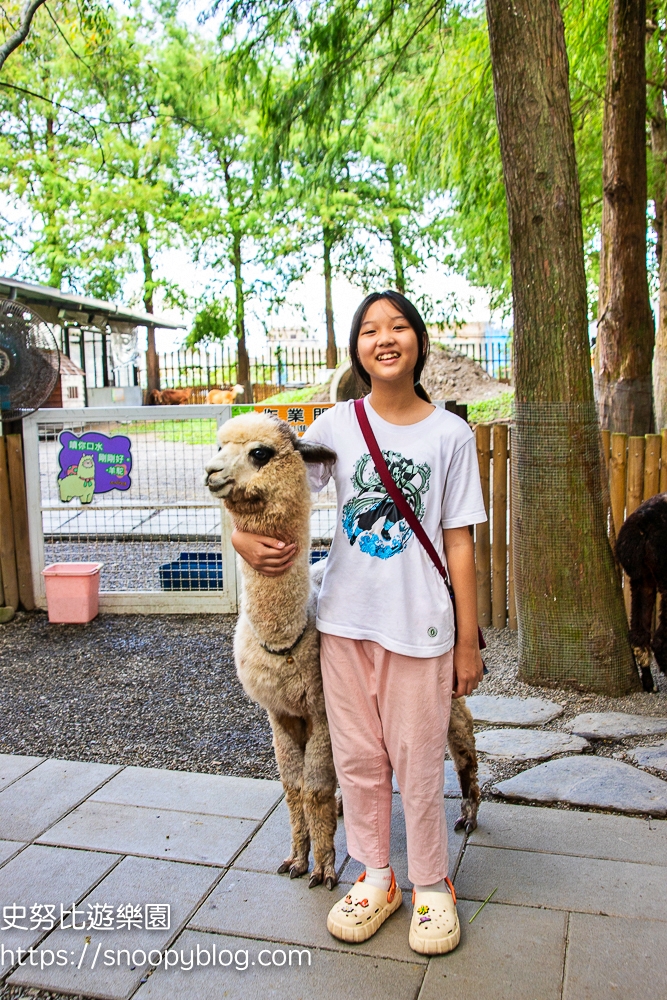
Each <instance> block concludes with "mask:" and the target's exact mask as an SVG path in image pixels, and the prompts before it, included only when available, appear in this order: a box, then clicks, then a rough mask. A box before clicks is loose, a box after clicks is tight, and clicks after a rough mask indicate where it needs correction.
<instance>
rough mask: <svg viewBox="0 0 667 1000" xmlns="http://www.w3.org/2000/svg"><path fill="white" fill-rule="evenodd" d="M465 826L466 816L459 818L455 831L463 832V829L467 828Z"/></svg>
mask: <svg viewBox="0 0 667 1000" xmlns="http://www.w3.org/2000/svg"><path fill="white" fill-rule="evenodd" d="M465 824H466V818H465V816H459V818H458V819H457V821H456V823H455V824H454V829H455V830H462V829H463V827H464V826H465Z"/></svg>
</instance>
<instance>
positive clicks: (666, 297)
mask: <svg viewBox="0 0 667 1000" xmlns="http://www.w3.org/2000/svg"><path fill="white" fill-rule="evenodd" d="M655 21H656V22H657V17H656V18H655ZM662 78H663V82H667V74H666V73H665V72H664V68H663V72H662ZM650 122H651V152H652V154H653V201H654V204H655V219H654V221H653V225H654V228H655V234H656V243H655V252H656V256H657V258H658V269H659V271H658V273H659V299H658V324H657V328H656V332H655V348H654V351H653V404H654V408H655V426H656V429H657V430H662V428H663V427H667V254H664V253H663V247H664V245H665V235H666V234H665V219H667V120H666V119H665V98H664V94H663V90H662V87H660V86H658V87H656V88H655V90H654V93H653V100H652V102H651V115H650Z"/></svg>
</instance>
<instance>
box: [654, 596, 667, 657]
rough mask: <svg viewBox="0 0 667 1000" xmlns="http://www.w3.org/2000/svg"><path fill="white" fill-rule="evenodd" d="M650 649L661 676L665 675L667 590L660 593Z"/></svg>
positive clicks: (666, 655)
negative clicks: (658, 619) (657, 614)
mask: <svg viewBox="0 0 667 1000" xmlns="http://www.w3.org/2000/svg"><path fill="white" fill-rule="evenodd" d="M652 647H653V653H654V656H655V660H656V663H657V664H658V667H659V668H660V670H661V671H662V673H663V674H667V590H661V591H660V621H659V623H658V627H657V629H656V630H655V635H654V636H653V643H652Z"/></svg>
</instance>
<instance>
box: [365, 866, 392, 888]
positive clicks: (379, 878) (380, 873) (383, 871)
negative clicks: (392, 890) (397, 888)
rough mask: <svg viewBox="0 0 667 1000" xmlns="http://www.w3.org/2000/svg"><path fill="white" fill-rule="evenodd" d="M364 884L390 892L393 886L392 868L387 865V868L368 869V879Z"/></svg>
mask: <svg viewBox="0 0 667 1000" xmlns="http://www.w3.org/2000/svg"><path fill="white" fill-rule="evenodd" d="M364 882H367V883H368V885H373V886H375V888H376V889H383V890H384V891H385V892H389V887H390V885H391V868H390V867H389V865H387V867H386V868H369V867H366V878H365V879H364Z"/></svg>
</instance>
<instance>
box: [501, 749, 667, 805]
mask: <svg viewBox="0 0 667 1000" xmlns="http://www.w3.org/2000/svg"><path fill="white" fill-rule="evenodd" d="M493 787H494V791H496V792H498V793H499V794H500V795H503V796H505V798H508V799H524V800H526V801H528V802H567V803H569V804H570V805H576V806H587V807H589V808H591V807H592V808H595V809H609V810H614V811H616V812H626V813H646V814H647V815H649V816H667V781H663V780H662V779H661V778H656V777H654V776H653V775H652V774H647V773H646V772H645V771H640V770H638V769H637V768H636V767H632V766H631V765H630V764H623V763H622V762H621V761H620V760H610V759H609V758H608V757H588V756H587V757H562V758H560V759H559V760H550V761H547V763H546V764H538V766H537V767H532V768H530V769H529V770H528V771H521V773H520V774H517V775H515V776H514V777H513V778H508V779H507V780H506V781H500V782H498V784H497V785H494V786H493Z"/></svg>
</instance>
